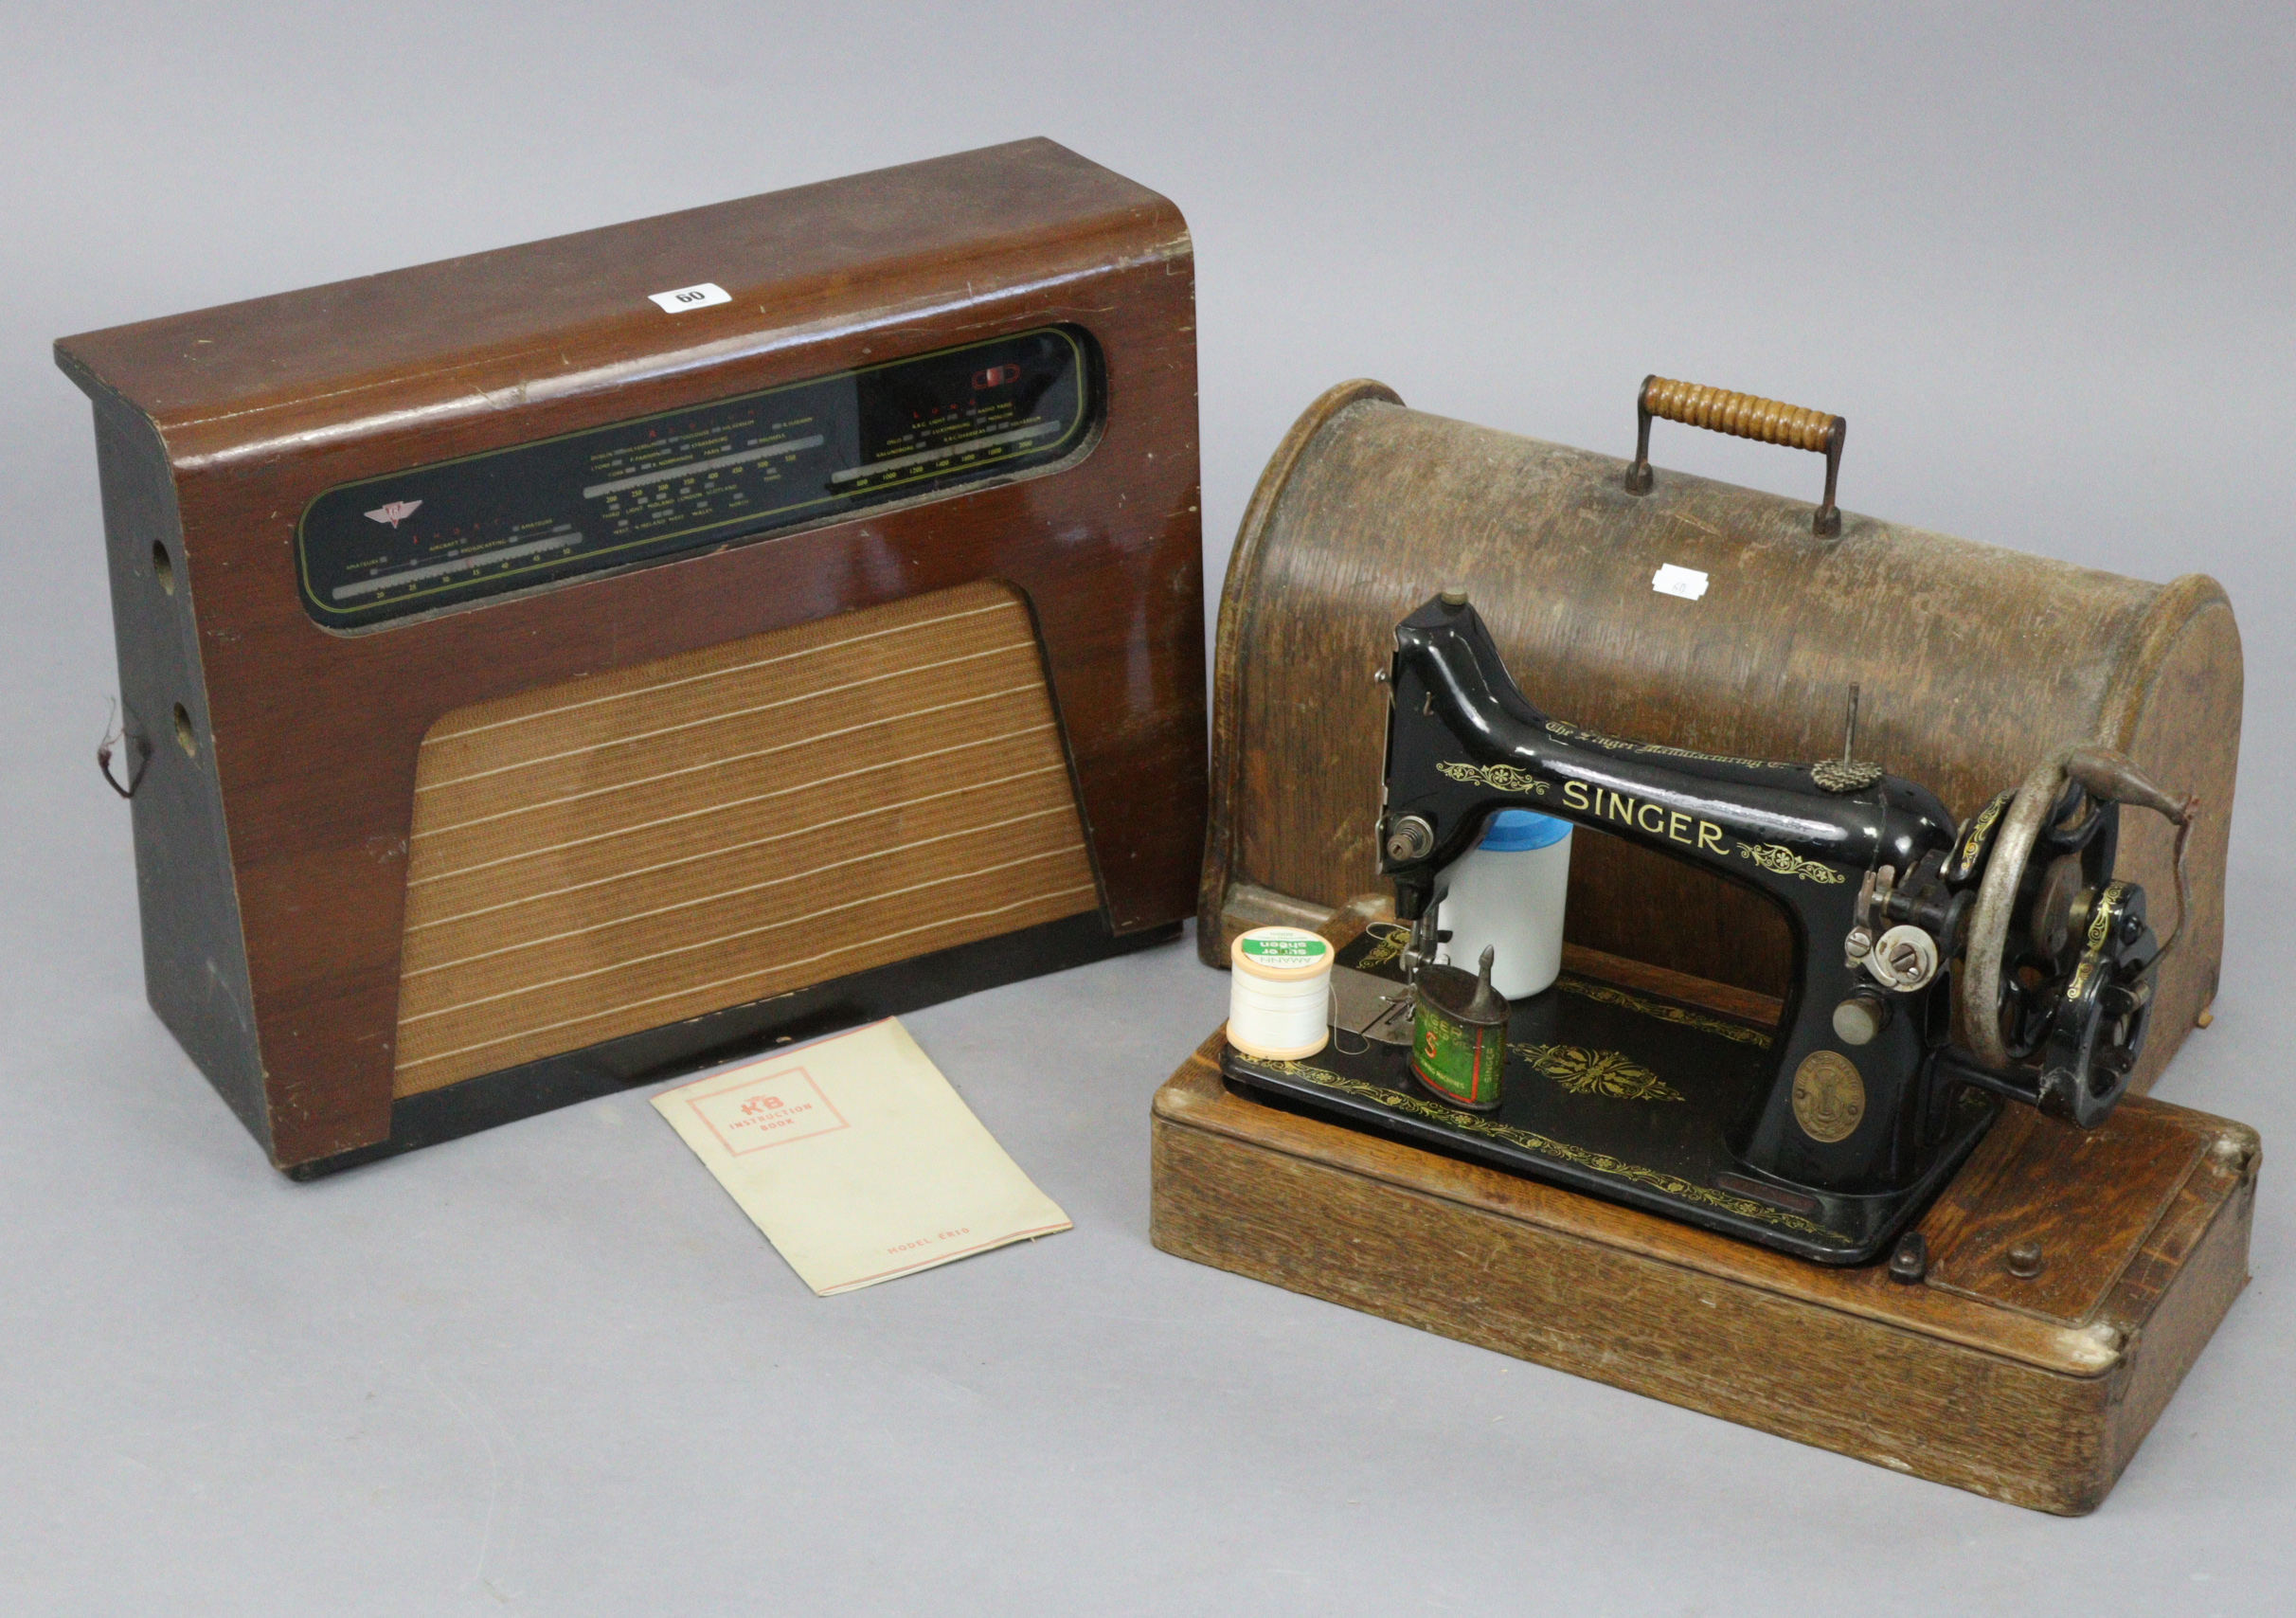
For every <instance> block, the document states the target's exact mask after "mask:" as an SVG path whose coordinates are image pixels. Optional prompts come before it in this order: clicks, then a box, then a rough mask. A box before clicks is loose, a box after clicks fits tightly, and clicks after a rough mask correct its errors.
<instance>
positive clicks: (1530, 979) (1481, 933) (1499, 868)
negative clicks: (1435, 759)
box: [1435, 809, 1570, 1000]
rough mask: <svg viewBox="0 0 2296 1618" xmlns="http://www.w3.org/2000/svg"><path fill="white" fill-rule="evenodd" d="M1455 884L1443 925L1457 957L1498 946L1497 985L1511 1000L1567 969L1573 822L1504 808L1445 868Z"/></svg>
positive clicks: (1476, 956)
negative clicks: (1565, 914) (1565, 948)
mask: <svg viewBox="0 0 2296 1618" xmlns="http://www.w3.org/2000/svg"><path fill="white" fill-rule="evenodd" d="M1443 880H1444V883H1445V884H1447V885H1448V886H1449V889H1450V891H1449V893H1448V894H1446V895H1445V897H1444V902H1443V908H1442V909H1441V910H1440V911H1438V912H1437V915H1436V921H1435V925H1436V926H1437V927H1438V928H1440V929H1443V930H1445V931H1448V932H1449V933H1450V935H1451V938H1450V942H1449V943H1447V944H1444V954H1445V955H1446V956H1447V957H1448V958H1449V959H1450V960H1451V961H1452V962H1454V963H1457V962H1472V961H1480V959H1481V957H1482V952H1483V949H1484V947H1485V946H1486V945H1488V946H1490V947H1492V948H1494V949H1496V950H1497V951H1498V955H1497V958H1496V959H1495V960H1494V961H1493V962H1492V963H1491V986H1492V987H1493V988H1495V989H1497V990H1498V992H1499V993H1500V994H1502V995H1504V996H1506V997H1507V998H1509V999H1511V1000H1516V999H1521V998H1524V997H1525V996H1527V995H1535V994H1538V993H1540V992H1541V991H1542V990H1544V989H1546V988H1547V987H1548V986H1549V985H1550V984H1552V982H1553V981H1554V978H1555V974H1556V973H1558V972H1560V971H1561V970H1562V968H1563V903H1564V900H1565V899H1566V898H1567V897H1568V895H1569V891H1570V821H1568V820H1557V819H1555V818H1553V817H1552V816H1551V815H1534V814H1533V813H1531V812H1530V811H1529V810H1527V809H1501V810H1500V811H1499V812H1498V814H1496V815H1494V816H1492V817H1491V818H1490V821H1489V823H1488V824H1486V825H1485V826H1484V827H1483V838H1482V842H1481V843H1480V845H1479V846H1478V847H1476V848H1474V849H1473V850H1471V851H1469V852H1468V854H1466V855H1465V856H1464V857H1463V858H1462V859H1461V860H1459V861H1458V863H1456V864H1455V865H1453V866H1452V867H1451V868H1450V869H1449V870H1448V871H1446V872H1444V876H1443Z"/></svg>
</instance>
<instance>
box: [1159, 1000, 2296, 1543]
mask: <svg viewBox="0 0 2296 1618" xmlns="http://www.w3.org/2000/svg"><path fill="white" fill-rule="evenodd" d="M1582 964H1583V962H1582ZM1647 971H1648V969H1643V973H1641V974H1638V975H1637V976H1638V977H1640V976H1643V975H1644V974H1646V973H1647ZM1668 976H1669V977H1671V976H1672V975H1671V974H1669V975H1668ZM1690 981H1692V980H1679V981H1678V982H1677V984H1676V985H1675V986H1674V992H1676V993H1677V994H1678V995H1681V994H1683V991H1682V985H1683V984H1686V983H1689V982H1690ZM1644 986H1651V985H1648V984H1647V983H1645V984H1644ZM1683 998H1694V997H1691V996H1688V995H1683ZM1221 1039H1222V1035H1221V1034H1220V1033H1218V1032H1215V1033H1214V1034H1212V1035H1211V1038H1210V1039H1208V1040H1206V1041H1205V1042H1204V1044H1203V1046H1202V1047H1201V1048H1199V1049H1198V1050H1197V1052H1195V1054H1193V1056H1191V1057H1190V1058H1189V1059H1188V1060H1187V1062H1185V1063H1184V1064H1182V1066H1181V1067H1180V1070H1178V1071H1177V1072H1175V1074H1174V1075H1173V1076H1172V1078H1171V1079H1170V1081H1168V1082H1167V1083H1166V1084H1165V1085H1164V1087H1163V1088H1162V1089H1160V1090H1159V1091H1157V1097H1156V1103H1155V1109H1154V1123H1153V1138H1154V1145H1153V1152H1154V1201H1153V1214H1152V1224H1151V1232H1152V1235H1153V1238H1154V1240H1155V1242H1156V1245H1157V1247H1159V1248H1161V1249H1164V1250H1165V1251H1166V1252H1170V1253H1176V1254H1178V1255H1179V1256H1180V1257H1182V1258H1190V1259H1194V1260H1196V1261H1197V1262H1198V1263H1202V1264H1209V1265H1214V1266H1217V1267H1220V1268H1222V1269H1229V1270H1233V1271H1235V1272H1236V1273H1238V1274H1240V1275H1248V1276H1251V1277H1252V1278H1254V1279H1255V1280H1260V1281H1267V1282H1272V1283H1274V1284H1275V1285H1279V1286H1283V1287H1288V1288H1290V1289H1291V1290H1292V1291H1295V1292H1304V1293H1307V1294H1309V1295H1310V1296H1313V1297H1318V1298H1324V1299H1328V1300H1330V1301H1331V1302H1333V1303H1345V1304H1347V1305H1349V1306H1350V1307H1352V1308H1356V1309H1362V1310H1365V1311H1367V1312H1369V1313H1371V1314H1374V1315H1380V1316H1384V1317H1386V1318H1387V1319H1389V1320H1392V1321H1402V1322H1404V1323H1405V1324H1407V1325H1413V1326H1419V1327H1422V1328H1424V1329H1426V1330H1428V1331H1434V1332H1441V1333H1443V1334H1444V1336H1446V1337H1452V1338H1457V1339H1461V1340H1462V1341H1465V1342H1472V1343H1478V1344H1480V1345H1481V1346H1483V1347H1485V1348H1494V1349H1498V1350H1499V1351H1500V1352H1501V1353H1505V1354H1512V1355H1515V1356H1516V1357H1519V1358H1523V1359H1531V1360H1536V1361H1538V1362H1539V1363H1541V1364H1545V1365H1552V1366H1555V1367H1557V1368H1558V1369H1561V1370H1565V1371H1570V1372H1575V1373H1576V1374H1578V1375H1582V1376H1592V1377H1595V1378H1597V1379H1598V1380H1600V1381H1605V1382H1608V1383H1611V1384H1613V1385H1615V1386H1618V1387H1622V1388H1627V1389H1631V1390H1632V1391H1634V1392H1636V1393H1647V1394H1650V1395H1651V1396H1652V1397H1654V1398H1659V1399H1664V1400H1666V1401H1668V1402H1669V1403H1672V1404H1677V1405H1684V1406H1687V1407H1689V1408H1690V1409H1692V1410H1697V1411H1707V1412H1708V1413H1710V1414H1713V1415H1718V1416H1723V1417H1726V1418H1728V1419H1729V1420H1731V1421H1736V1422H1743V1423H1745V1424H1746V1425H1747V1426H1749V1427H1757V1428H1761V1429H1764V1430H1766V1431H1769V1432H1775V1433H1780V1434H1783V1435H1784V1436H1785V1437H1788V1438H1794V1439H1799V1440H1801V1441H1802V1442H1803V1443H1805V1444H1815V1445H1818V1446H1821V1447H1824V1448H1827V1449H1834V1450H1838V1451H1839V1452H1840V1453H1842V1454H1844V1455H1854V1456H1856V1457H1857V1458H1858V1459H1859V1460H1863V1461H1871V1462H1874V1463H1875V1464H1876V1465H1884V1466H1888V1467H1891V1468H1892V1469H1893V1470H1896V1471H1901V1472H1909V1473H1911V1474H1913V1475H1915V1476H1917V1477H1923V1478H1928V1479H1931V1480H1933V1481H1935V1482H1938V1483H1952V1484H1954V1485H1956V1486H1957V1487H1960V1488H1965V1489H1972V1490H1975V1491H1976V1492H1977V1493H1979V1494H1983V1495H1990V1496H1992V1497H1993V1498H1994V1499H1996V1500H2001V1501H2009V1502H2011V1503H2012V1504H2016V1505H2024V1506H2031V1507H2034V1508H2036V1509H2037V1510H2041V1511H2052V1512H2058V1513H2062V1514H2066V1515H2078V1514H2080V1513H2082V1512H2087V1511H2090V1510H2092V1509H2094V1507H2095V1506H2096V1505H2097V1503H2098V1502H2099V1501H2102V1500H2103V1499H2104V1498H2105V1496H2106V1494H2107V1492H2108V1491H2109V1490H2110V1489H2111V1487H2112V1485H2113V1483H2114V1481H2115V1480H2116V1479H2117V1478H2118V1477H2119V1476H2120V1474H2121V1469H2122V1467H2123V1466H2125V1465H2127V1463H2128V1459H2129V1457H2130V1456H2131V1455H2132V1454H2134V1453H2135V1451H2136V1447H2137V1446H2138V1445H2139V1444H2140V1443H2141V1442H2143V1440H2144V1434H2145V1433H2146V1432H2147V1431H2148V1430H2149V1429H2151V1427H2152V1424H2153V1422H2154V1420H2155V1419H2156V1418H2157V1417H2158V1416H2159V1415H2160V1413H2161V1410H2162V1409H2163V1408H2164V1407H2165V1406H2166V1405H2167V1403H2168V1400H2169V1397H2170V1395H2171V1394H2172V1393H2175V1392H2176V1389H2177V1384H2178V1383H2179V1381H2181V1380H2182V1379H2183V1376H2184V1373H2185V1371H2186V1369H2187V1368H2188V1367H2189V1366H2190V1365H2191V1364H2192V1362H2193V1360H2194V1359H2195V1358H2196V1357H2197V1356H2198V1354H2199V1352H2200V1349H2201V1347H2202V1345H2204V1344H2205V1343H2206V1342H2207V1341H2208V1339H2209V1335H2210V1334H2211V1333H2212V1332H2213V1331H2215V1326H2216V1322H2217V1321H2219V1320H2221V1319H2222V1318H2223V1317H2224V1313H2225V1311H2226V1309H2227V1308H2229V1307H2230V1306H2231V1304H2232V1302H2233V1298H2234V1297H2235V1296H2237V1295H2238V1293H2239V1291H2240V1288H2241V1287H2242V1286H2243V1285H2246V1283H2247V1280H2248V1249H2249V1226H2250V1217H2251V1210H2252V1208H2253V1206H2254V1200H2255V1183H2256V1173H2257V1168H2258V1164H2259V1161H2260V1160H2261V1152H2260V1148H2259V1144H2258V1141H2257V1138H2256V1135H2255V1132H2254V1131H2252V1130H2251V1129H2249V1128H2247V1127H2245V1126H2244V1125H2241V1124H2233V1123H2229V1122H2227V1121H2225V1120H2223V1119H2218V1118H2211V1117H2209V1116H2207V1115H2205V1114H2202V1113H2198V1112H2194V1111H2191V1110H2189V1109H2187V1108H2184V1107H2179V1106H2169V1105H2167V1104H2164V1103H2161V1102H2157V1101H2153V1100H2150V1099H2142V1100H2130V1101H2126V1102H2124V1103H2123V1104H2122V1106H2121V1107H2120V1108H2119V1110H2118V1111H2116V1112H2115V1113H2114V1115H2113V1116H2112V1118H2111V1119H2109V1120H2108V1122H2107V1123H2106V1124H2105V1125H2104V1126H2103V1127H2101V1128H2099V1129H2096V1130H2093V1131H2090V1132H2087V1133H2083V1132H2082V1131H2079V1130H2076V1129H2073V1128H2072V1127H2071V1126H2070V1125H2065V1124H2057V1123H2056V1122H2054V1120H2050V1119H2046V1118H2043V1117H2041V1116H2039V1115H2038V1114H2036V1113H2034V1112H2031V1111H2029V1110H2027V1109H2025V1108H2021V1107H2018V1108H2012V1109H2010V1110H2009V1112H2008V1113H2007V1114H2005V1115H2004V1116H2003V1117H2002V1119H2001V1120H2000V1123H1999V1124H1997V1125H1996V1126H1995V1127H1994V1129H1993V1131H1992V1133H1991V1134H1990V1135H1989V1136H1988V1137H1987V1138H1986V1139H1985V1141H1984V1142H1982V1144H1981V1145H1980V1146H1979V1147H1978V1149H1977V1152H1976V1154H1975V1155H1974V1156H1973V1157H1972V1158H1971V1159H1970V1160H1969V1162H1968V1163H1967V1164H1966V1165H1965V1166H1964V1169H1963V1171H1962V1173H1961V1174H1960V1175H1959V1176H1958V1177H1957V1178H1955V1180H1954V1182H1953V1183H1952V1184H1951V1185H1950V1186H1949V1187H1948V1188H1947V1189H1946V1192H1945V1193H1944V1195H1943V1196H1941V1197H1940V1198H1939V1199H1938V1201H1937V1202H1936V1203H1935V1204H1934V1205H1933V1206H1932V1207H1931V1208H1930V1210H1929V1211H1928V1214H1926V1215H1925V1216H1924V1217H1923V1219H1922V1221H1921V1223H1920V1226H1919V1229H1920V1230H1921V1231H1922V1232H1923V1233H1924V1235H1925V1236H1926V1238H1927V1240H1928V1248H1929V1254H1930V1263H1929V1268H1928V1277H1927V1279H1926V1280H1924V1281H1922V1282H1919V1283H1915V1284H1911V1285H1908V1284H1905V1283H1901V1282H1897V1281H1893V1280H1892V1279H1891V1277H1890V1275H1889V1273H1888V1271H1887V1268H1886V1267H1884V1266H1880V1265H1874V1266H1867V1267H1859V1268H1852V1269H1839V1268H1827V1267H1821V1266H1819V1265H1814V1264H1809V1263H1806V1262H1804V1261H1802V1260H1799V1259H1795V1258H1791V1257H1788V1256H1786V1255H1784V1254H1781V1253H1774V1252H1768V1251H1765V1250H1763V1249H1757V1248H1753V1247H1749V1246H1747V1245H1745V1244H1743V1243H1739V1242H1735V1241H1731V1240H1730V1239H1729V1238H1727V1237H1724V1236H1719V1235H1714V1234H1711V1233H1708V1232H1705V1231H1697V1230H1694V1229H1692V1228H1690V1227H1688V1226H1685V1225H1680V1224H1677V1223H1675V1222H1674V1221H1671V1220H1668V1219H1664V1218H1660V1217H1658V1216H1656V1215H1653V1214H1641V1213H1638V1212H1636V1211H1634V1210H1632V1209H1627V1208H1623V1207H1619V1206H1616V1205H1614V1204H1611V1203H1607V1202H1603V1201H1600V1200H1597V1199H1595V1198H1593V1197H1589V1196H1582V1195H1579V1194H1576V1193H1573V1192H1569V1191H1565V1190H1562V1189H1560V1188H1558V1187H1554V1186H1550V1185H1546V1184H1543V1183H1541V1182H1539V1181H1537V1180H1533V1179H1527V1178H1516V1177H1515V1176H1511V1175H1507V1174H1503V1173H1500V1172H1498V1171H1497V1170H1494V1169H1487V1168H1482V1167H1480V1166H1478V1165H1475V1164H1472V1163H1464V1162H1458V1161H1454V1160H1450V1159H1447V1158H1442V1157H1437V1156H1434V1155H1431V1154H1429V1153H1426V1152H1423V1151H1420V1150H1417V1149H1415V1148H1413V1147H1410V1146H1406V1145H1400V1144H1397V1143H1394V1142H1390V1141H1386V1140H1383V1139H1380V1138H1378V1137H1375V1136H1372V1135H1369V1134H1363V1133H1359V1132H1357V1131H1354V1130H1351V1129H1347V1128H1343V1127H1340V1126H1338V1125H1336V1124H1325V1123H1321V1122H1318V1121H1317V1120H1314V1119H1309V1118H1304V1117H1300V1116H1298V1115H1296V1114H1293V1113H1289V1112H1285V1111H1282V1110H1279V1109H1277V1108H1274V1107H1271V1106H1265V1105H1263V1104H1261V1103H1259V1102H1255V1101H1251V1100H1247V1099H1246V1098H1244V1097H1242V1096H1240V1095H1237V1094H1234V1093H1232V1092H1231V1091H1230V1090H1229V1088H1227V1087H1226V1086H1225V1085H1224V1083H1223V1082H1222V1080H1221V1077H1220V1072H1219V1056H1220V1046H1221ZM2027 1242H2033V1243H2037V1244H2038V1245H2039V1246H2040V1248H2041V1249H2042V1262H2041V1267H2040V1270H2039V1272H2038V1273H2037V1274H2036V1275H2033V1276H2030V1277H2026V1278H2020V1277H2018V1276H2017V1275H2014V1274H2012V1273H2011V1272H2010V1269H2009V1267H2008V1258H2007V1254H2008V1250H2009V1249H2011V1248H2012V1247H2016V1246H2018V1245H2020V1244H2023V1243H2027ZM2020 1267H2025V1266H2023V1265H2022V1264H2020Z"/></svg>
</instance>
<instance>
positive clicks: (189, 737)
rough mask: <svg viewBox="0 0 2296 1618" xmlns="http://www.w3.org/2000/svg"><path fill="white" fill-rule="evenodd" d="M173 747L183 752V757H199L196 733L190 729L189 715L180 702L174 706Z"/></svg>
mask: <svg viewBox="0 0 2296 1618" xmlns="http://www.w3.org/2000/svg"><path fill="white" fill-rule="evenodd" d="M175 745H176V746H179V747H181V748H182V749H183V750H184V757H186V758H188V759H196V758H198V757H199V735H198V732H196V731H194V730H193V729H192V728H191V715H190V714H189V713H188V712H187V711H185V709H184V705H183V704H182V703H180V702H179V703H177V704H176V705H175Z"/></svg>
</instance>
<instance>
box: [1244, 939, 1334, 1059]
mask: <svg viewBox="0 0 2296 1618" xmlns="http://www.w3.org/2000/svg"><path fill="white" fill-rule="evenodd" d="M1332 959H1333V952H1332V946H1331V944H1330V943H1329V942H1328V941H1327V940H1325V939H1322V938H1319V937H1318V936H1317V935H1316V934H1314V933H1312V932H1308V931H1306V930H1305V929H1304V928H1301V927H1254V928H1252V929H1251V931H1249V932H1247V933H1245V934H1244V935H1243V936H1242V937H1240V938H1238V939H1237V940H1236V941H1235V943H1234V944H1230V945H1229V949H1228V963H1229V966H1230V967H1231V968H1232V969H1233V970H1232V971H1231V972H1230V973H1229V982H1228V1043H1229V1044H1230V1045H1232V1046H1234V1047H1235V1048H1236V1049H1237V1050H1238V1051H1240V1052H1243V1053H1244V1054H1245V1055H1247V1056H1258V1057H1261V1058H1263V1059H1265V1060H1267V1061H1273V1062H1293V1061H1298V1060H1299V1059H1300V1057H1302V1056H1313V1055H1314V1054H1315V1053H1316V1052H1318V1051H1320V1050H1322V1049H1323V1046H1324V1042H1325V1041H1327V1040H1328V1039H1330V1038H1331V1035H1332V1031H1331V1014H1330V1006H1331V994H1332Z"/></svg>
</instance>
